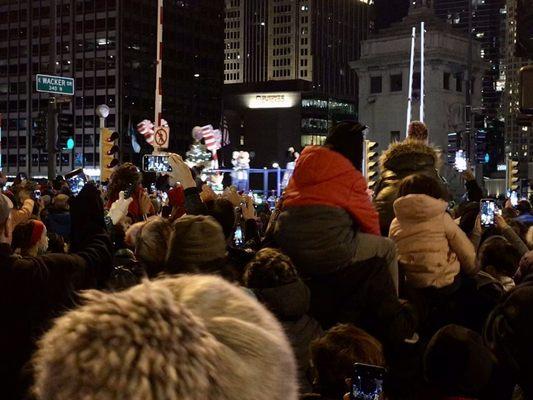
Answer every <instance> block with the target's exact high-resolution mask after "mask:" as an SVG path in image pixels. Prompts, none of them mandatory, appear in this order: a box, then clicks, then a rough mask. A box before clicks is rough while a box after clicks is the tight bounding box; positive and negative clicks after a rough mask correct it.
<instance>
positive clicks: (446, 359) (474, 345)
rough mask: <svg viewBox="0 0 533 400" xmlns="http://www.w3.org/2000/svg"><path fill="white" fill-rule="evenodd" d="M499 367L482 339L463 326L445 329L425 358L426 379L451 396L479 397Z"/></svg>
mask: <svg viewBox="0 0 533 400" xmlns="http://www.w3.org/2000/svg"><path fill="white" fill-rule="evenodd" d="M495 366H496V359H495V358H494V356H493V355H492V353H491V352H490V350H489V349H488V348H486V347H485V346H484V345H483V339H482V338H481V336H480V335H479V334H477V333H476V332H474V331H472V330H470V329H467V328H464V327H462V326H459V325H448V326H445V327H444V328H441V329H440V330H439V331H438V332H437V333H436V334H435V335H434V336H433V338H432V339H431V341H430V342H429V344H428V347H427V348H426V353H425V355H424V374H425V377H426V380H427V381H428V382H429V383H430V384H432V385H435V386H436V387H437V388H439V389H440V390H441V391H442V392H443V394H445V395H448V396H471V397H475V398H477V397H479V395H480V393H481V392H482V391H483V389H484V388H485V387H487V386H488V385H489V382H490V379H491V376H492V373H493V369H494V368H495Z"/></svg>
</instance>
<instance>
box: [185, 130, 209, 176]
mask: <svg viewBox="0 0 533 400" xmlns="http://www.w3.org/2000/svg"><path fill="white" fill-rule="evenodd" d="M192 137H193V140H194V141H193V144H192V145H191V147H190V149H189V151H188V152H187V153H186V154H185V155H186V159H185V163H186V164H187V165H188V166H189V167H191V168H192V167H204V168H211V164H212V158H213V153H212V152H211V151H209V150H208V149H207V147H206V146H205V145H204V144H202V143H201V142H200V141H201V140H202V139H203V134H202V129H201V128H200V127H195V128H194V129H193V130H192Z"/></svg>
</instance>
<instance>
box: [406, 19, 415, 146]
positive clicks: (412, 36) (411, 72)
mask: <svg viewBox="0 0 533 400" xmlns="http://www.w3.org/2000/svg"><path fill="white" fill-rule="evenodd" d="M415 41H416V27H415V26H413V30H412V33H411V63H410V66H409V99H408V101H407V124H406V126H405V137H407V134H408V132H409V124H410V123H411V107H412V101H413V74H414V68H415Z"/></svg>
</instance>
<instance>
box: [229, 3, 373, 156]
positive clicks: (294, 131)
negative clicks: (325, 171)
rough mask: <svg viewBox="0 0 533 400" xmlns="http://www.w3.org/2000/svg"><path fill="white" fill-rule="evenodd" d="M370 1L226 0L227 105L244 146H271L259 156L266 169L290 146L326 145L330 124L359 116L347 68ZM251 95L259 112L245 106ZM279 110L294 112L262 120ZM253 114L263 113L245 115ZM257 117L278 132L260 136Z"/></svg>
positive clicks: (367, 22)
mask: <svg viewBox="0 0 533 400" xmlns="http://www.w3.org/2000/svg"><path fill="white" fill-rule="evenodd" d="M371 3H372V1H370V0H262V1H261V0H226V21H225V22H226V35H225V44H226V46H225V71H224V78H225V79H224V82H225V93H226V96H225V101H224V106H225V110H226V111H227V114H230V118H229V119H230V120H232V121H233V122H232V123H231V121H230V124H231V125H232V128H231V129H230V131H232V132H233V133H234V134H235V133H237V134H238V136H239V137H238V140H237V141H238V142H239V143H241V145H242V146H244V147H247V148H258V147H261V148H262V149H263V150H264V149H265V147H264V146H267V147H271V150H269V152H270V153H271V154H270V155H262V156H260V157H262V158H265V160H261V161H263V162H265V163H267V162H269V160H270V159H274V158H276V159H279V158H280V157H281V154H282V153H283V152H284V151H285V150H286V147H288V146H289V145H290V146H297V147H299V146H300V145H307V144H319V143H321V142H323V141H324V139H325V137H326V135H327V130H328V128H329V126H331V124H332V123H333V121H334V120H336V119H338V118H350V119H356V118H357V115H356V108H357V90H358V87H357V75H356V73H355V72H354V71H352V70H351V69H350V67H349V62H350V61H353V60H356V59H358V58H359V51H360V50H359V47H360V46H359V45H360V42H361V40H363V39H365V38H366V37H367V35H368V33H369V32H370V31H371V29H372V27H373V16H372V6H371ZM251 95H255V96H253V97H254V99H255V100H257V101H256V103H257V102H260V103H261V104H260V105H259V106H258V105H257V104H251V105H250V102H249V101H248V100H249V96H251ZM239 96H240V97H239ZM245 96H248V97H246V98H245ZM283 96H285V97H283ZM289 98H290V100H288V99H289ZM279 108H288V109H291V110H293V112H288V114H287V115H286V116H284V117H280V115H281V114H280V112H278V113H277V114H276V115H274V113H272V114H271V115H270V116H267V115H266V114H268V112H267V111H266V110H269V109H278V111H280V110H279ZM254 109H255V110H258V109H259V110H263V111H261V112H260V111H255V112H252V114H254V115H256V117H254V118H252V117H251V116H250V117H247V115H251V114H250V113H251V112H250V111H249V110H254ZM285 111H287V110H285ZM259 113H266V114H265V115H264V116H263V117H264V118H263V117H262V118H260V120H261V121H263V122H264V123H265V124H266V127H265V128H267V127H268V126H273V125H276V126H278V129H277V130H272V129H270V130H269V133H268V135H262V134H261V133H260V132H261V128H260V127H257V126H256V125H254V122H256V121H257V120H258V119H257V115H258V114H259ZM252 126H253V129H252ZM257 129H260V130H259V132H258V131H257ZM252 131H253V134H252ZM274 131H276V133H277V135H278V136H277V137H273V135H274V134H275V133H274ZM285 131H286V132H285ZM284 132H285V133H284ZM261 136H263V138H261ZM263 141H265V142H266V141H268V143H263ZM256 153H257V152H256ZM258 160H259V158H257V159H256V161H258Z"/></svg>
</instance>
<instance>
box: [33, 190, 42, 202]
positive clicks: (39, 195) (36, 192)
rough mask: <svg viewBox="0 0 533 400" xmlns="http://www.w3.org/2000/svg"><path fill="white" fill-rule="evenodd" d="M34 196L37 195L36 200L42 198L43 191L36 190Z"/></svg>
mask: <svg viewBox="0 0 533 400" xmlns="http://www.w3.org/2000/svg"><path fill="white" fill-rule="evenodd" d="M33 196H34V197H35V200H39V199H40V198H41V191H40V190H34V191H33Z"/></svg>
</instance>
